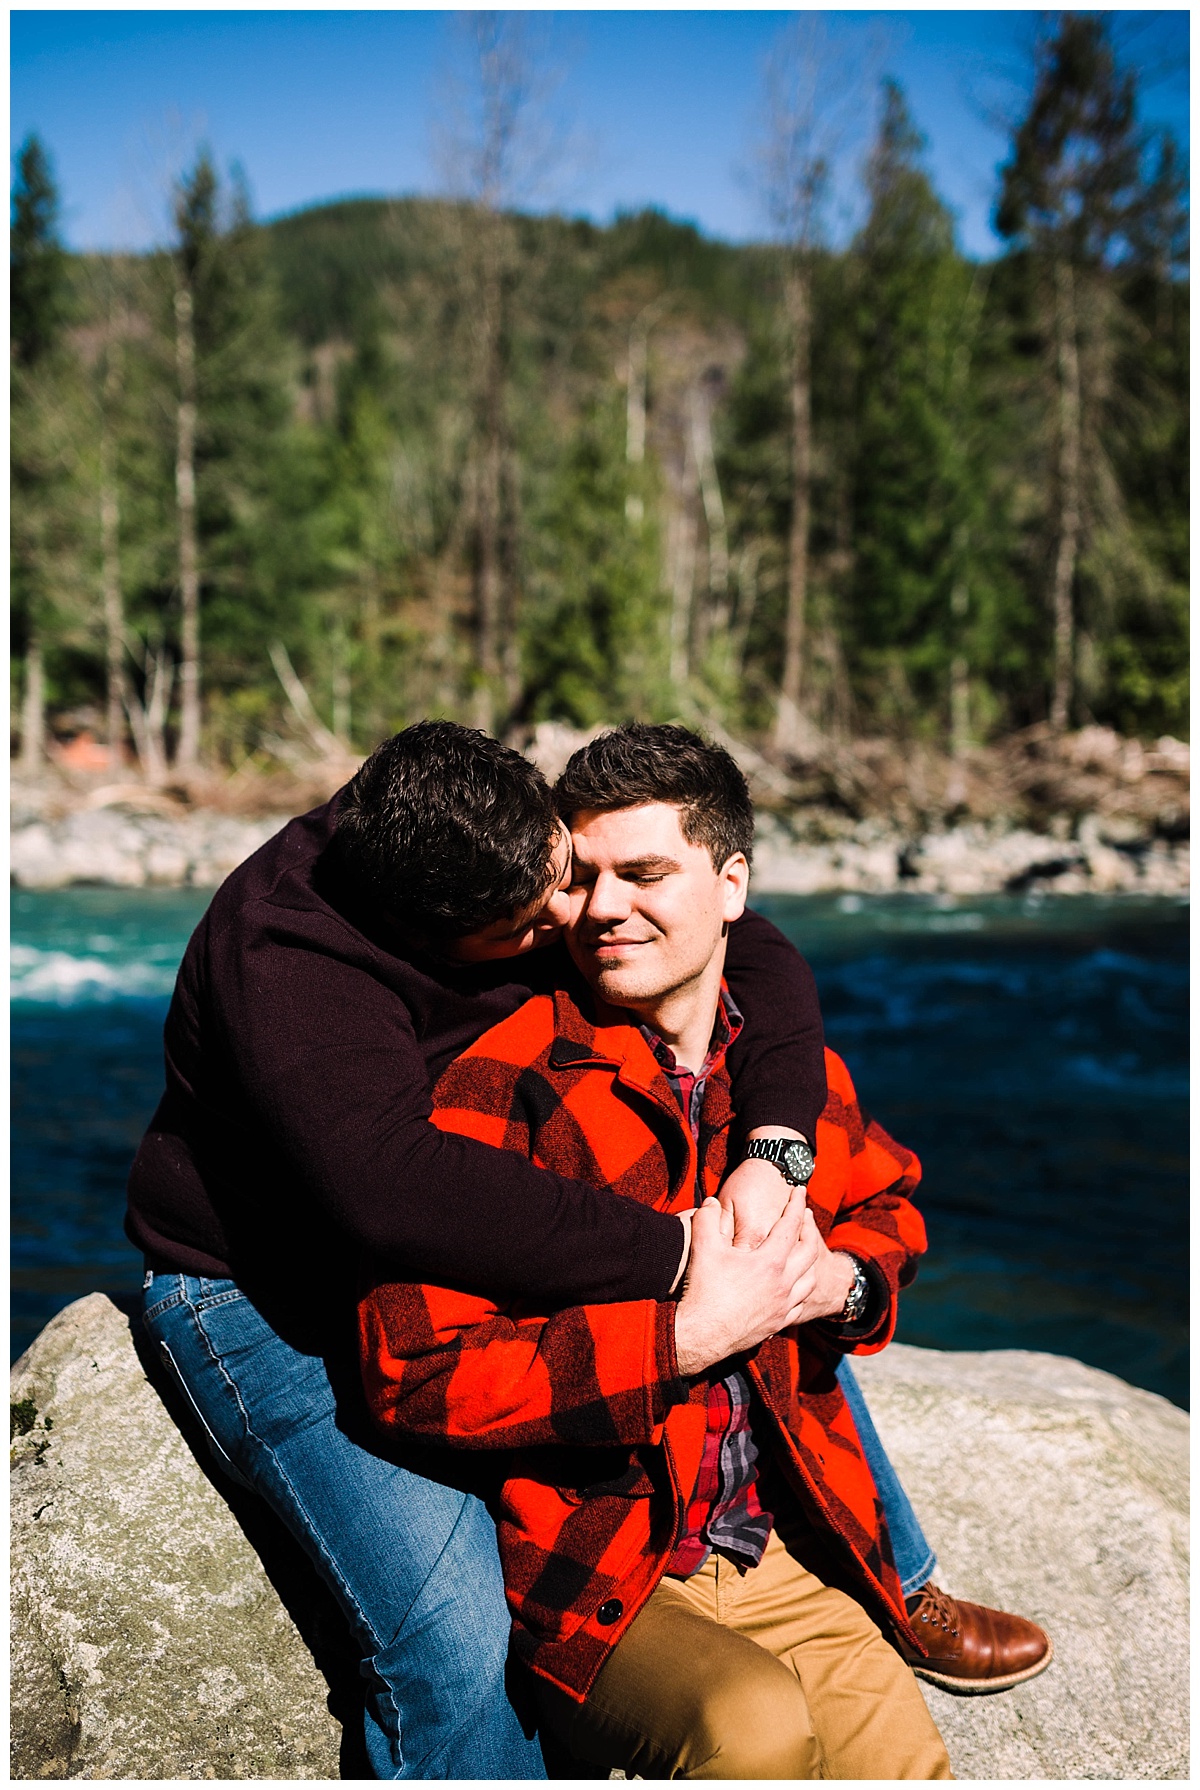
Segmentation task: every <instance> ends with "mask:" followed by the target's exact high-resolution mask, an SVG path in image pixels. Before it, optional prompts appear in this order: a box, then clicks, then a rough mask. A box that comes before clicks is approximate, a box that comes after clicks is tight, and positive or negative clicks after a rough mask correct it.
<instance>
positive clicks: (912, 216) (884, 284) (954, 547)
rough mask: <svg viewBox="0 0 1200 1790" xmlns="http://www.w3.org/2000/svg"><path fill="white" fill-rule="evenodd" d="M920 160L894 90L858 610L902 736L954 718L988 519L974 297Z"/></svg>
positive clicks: (881, 202) (863, 678)
mask: <svg viewBox="0 0 1200 1790" xmlns="http://www.w3.org/2000/svg"><path fill="white" fill-rule="evenodd" d="M923 150H924V139H923V138H922V137H921V135H920V133H919V132H918V131H917V130H916V128H915V127H914V125H913V123H912V120H911V118H910V115H909V112H908V107H907V104H906V102H905V99H904V95H903V92H902V91H901V89H900V87H899V85H898V84H897V83H896V82H895V81H886V82H885V83H884V86H883V94H882V110H881V116H880V124H879V131H878V135H877V137H876V140H875V144H874V147H873V149H872V151H871V155H870V159H869V162H868V168H867V190H868V196H869V199H870V211H869V214H868V217H867V221H866V224H865V226H864V228H863V230H862V232H861V233H860V235H859V237H858V240H857V242H856V244H855V248H854V270H855V273H856V275H857V283H858V292H857V305H856V316H857V344H856V349H857V352H856V362H857V380H856V384H857V391H856V396H855V402H854V414H855V418H856V429H855V438H854V443H853V468H852V472H851V493H850V504H851V513H852V515H853V519H854V571H853V578H852V609H853V652H854V659H855V668H856V672H857V677H856V683H857V685H858V688H859V691H860V693H861V696H862V698H863V699H864V701H865V705H866V709H867V712H868V713H870V714H871V715H873V716H874V717H876V718H877V720H882V721H884V722H885V723H887V724H889V725H892V726H898V727H900V728H901V729H908V728H910V727H912V726H913V725H914V723H915V722H916V719H917V716H918V715H923V716H925V717H927V718H928V719H929V720H931V721H933V720H936V721H939V722H942V721H944V720H945V719H946V718H948V717H947V716H946V711H945V710H944V709H943V708H942V704H943V702H944V701H945V700H946V696H947V694H948V692H949V686H950V682H951V675H950V674H951V664H952V661H953V660H955V659H956V658H963V657H964V656H965V641H964V639H963V638H962V636H963V634H964V631H965V630H964V628H963V627H962V625H961V624H962V623H963V622H964V620H965V619H966V618H964V617H963V616H962V615H961V614H954V609H955V606H956V605H957V606H958V608H959V609H961V606H962V594H963V593H964V592H966V591H968V589H969V585H970V572H969V567H970V561H971V557H972V540H971V534H972V523H975V524H976V525H977V524H978V520H979V518H978V514H977V511H978V504H977V502H976V498H977V484H978V478H979V473H978V469H977V468H976V467H974V466H973V465H972V461H971V452H970V448H971V445H972V444H971V442H970V440H969V435H970V430H969V423H968V416H967V412H966V405H965V403H964V400H965V396H966V393H965V389H964V386H965V381H964V378H963V372H964V370H965V369H964V362H965V361H966V360H967V359H969V356H970V354H971V351H972V347H973V340H972V338H973V335H974V334H975V332H976V331H977V329H978V324H979V310H980V306H979V302H978V289H977V286H975V285H973V281H972V271H971V269H970V268H969V266H968V265H967V264H966V263H965V262H964V261H963V260H962V259H961V258H960V257H959V256H958V255H957V254H956V252H955V249H954V238H953V228H952V224H951V220H950V216H949V213H948V212H947V210H946V208H945V206H944V205H943V204H942V202H941V200H940V199H938V197H937V195H936V194H935V193H934V191H933V188H932V186H931V185H930V182H929V178H928V175H927V174H926V173H925V171H924V169H923V167H922V166H921V156H922V153H923ZM974 546H975V548H976V549H978V546H979V542H978V540H976V541H975V543H974ZM968 602H969V598H968ZM939 711H940V712H939Z"/></svg>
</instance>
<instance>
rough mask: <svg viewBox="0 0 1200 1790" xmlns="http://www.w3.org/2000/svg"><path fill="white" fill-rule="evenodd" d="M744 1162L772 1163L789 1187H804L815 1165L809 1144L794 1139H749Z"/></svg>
mask: <svg viewBox="0 0 1200 1790" xmlns="http://www.w3.org/2000/svg"><path fill="white" fill-rule="evenodd" d="M745 1160H746V1161H748V1162H749V1161H754V1162H769V1163H772V1164H773V1165H774V1167H775V1168H777V1169H778V1170H779V1172H780V1174H781V1175H782V1176H783V1178H784V1180H785V1181H786V1182H787V1184H788V1186H789V1187H803V1186H805V1185H806V1184H807V1182H808V1181H809V1179H810V1177H811V1175H812V1172H813V1169H814V1168H815V1167H816V1165H817V1159H816V1157H815V1156H814V1155H813V1152H812V1146H811V1144H809V1143H807V1142H806V1141H805V1140H803V1139H801V1138H795V1137H755V1138H751V1140H750V1142H749V1143H748V1144H747V1145H746V1157H745Z"/></svg>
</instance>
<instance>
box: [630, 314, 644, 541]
mask: <svg viewBox="0 0 1200 1790" xmlns="http://www.w3.org/2000/svg"><path fill="white" fill-rule="evenodd" d="M648 334H649V332H648V330H647V327H646V323H645V314H644V313H643V315H642V316H640V317H638V318H637V319H636V321H635V322H634V324H633V326H632V328H631V329H630V331H629V378H628V382H627V384H626V387H625V459H626V461H627V463H628V464H629V465H630V466H641V465H642V464H643V463H644V461H645V458H646V361H647V347H648ZM645 514H646V506H645V504H644V502H643V501H642V496H641V493H640V492H637V491H630V492H629V493H628V495H627V496H626V498H625V517H626V520H627V521H629V522H632V523H633V525H634V527H635V528H636V527H640V525H641V523H642V520H643V518H644V517H645Z"/></svg>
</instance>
